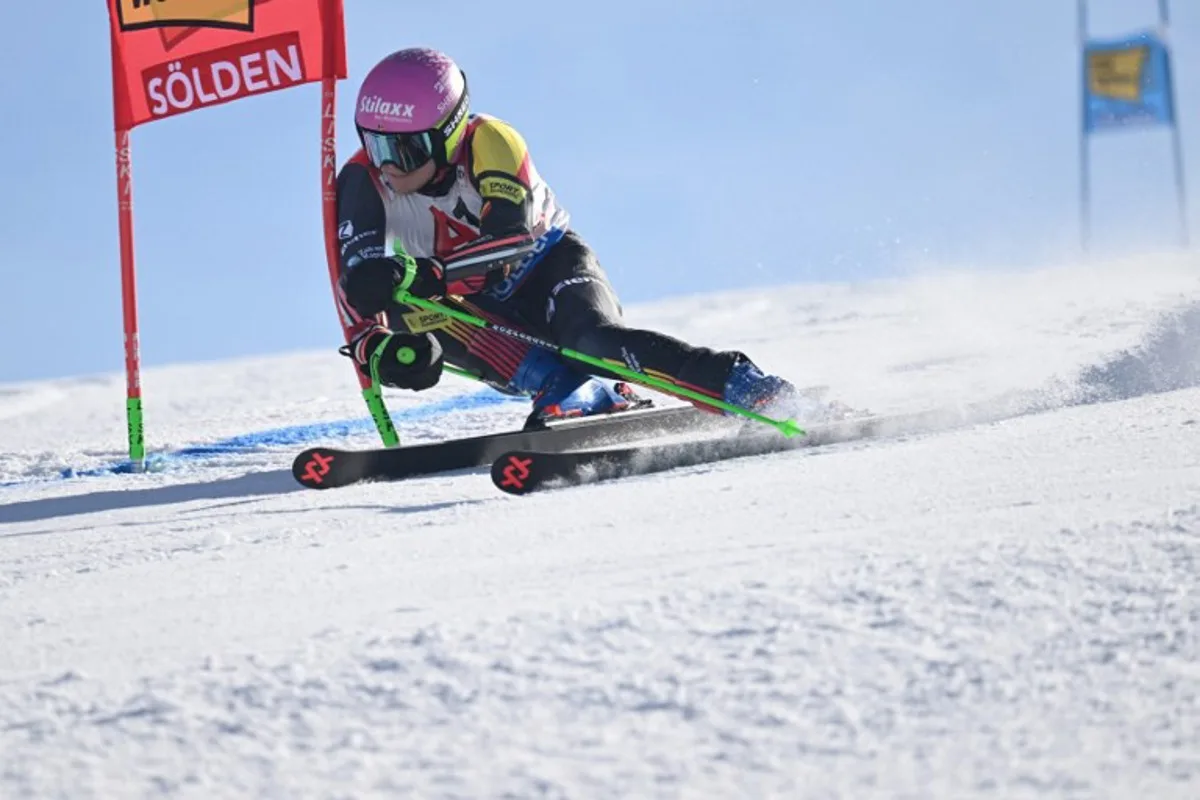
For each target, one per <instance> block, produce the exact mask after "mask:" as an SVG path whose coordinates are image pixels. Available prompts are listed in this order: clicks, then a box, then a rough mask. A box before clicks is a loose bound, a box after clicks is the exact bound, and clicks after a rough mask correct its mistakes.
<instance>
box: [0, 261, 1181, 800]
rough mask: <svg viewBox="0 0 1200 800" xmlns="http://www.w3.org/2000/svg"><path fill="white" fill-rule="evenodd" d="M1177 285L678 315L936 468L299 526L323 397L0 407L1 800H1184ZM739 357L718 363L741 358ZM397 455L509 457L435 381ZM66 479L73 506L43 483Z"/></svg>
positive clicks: (274, 361) (498, 423)
mask: <svg viewBox="0 0 1200 800" xmlns="http://www.w3.org/2000/svg"><path fill="white" fill-rule="evenodd" d="M1198 290H1200V259H1196V258H1194V257H1167V256H1161V257H1155V258H1145V259H1139V260H1133V261H1128V262H1122V263H1114V264H1107V265H1099V266H1091V267H1056V268H1047V269H1043V270H1036V271H1028V272H1021V273H967V272H946V273H942V274H926V275H920V276H913V277H911V278H907V279H904V280H897V281H890V282H880V283H874V284H868V285H859V286H837V285H834V286H818V287H791V288H786V289H780V290H775V291H771V292H746V293H742V294H740V295H724V296H720V297H718V296H709V297H696V298H681V299H678V300H675V301H671V302H666V303H661V304H656V305H653V306H642V307H637V308H633V309H630V312H629V317H630V319H631V321H632V322H634V323H637V324H642V325H652V326H656V327H658V328H660V329H662V330H665V331H668V332H671V333H674V334H676V335H680V336H684V337H685V338H689V339H691V340H694V341H697V342H703V343H706V344H710V345H714V346H720V347H726V346H733V347H741V348H744V349H745V350H747V351H748V352H749V353H751V355H752V356H754V357H755V358H756V360H758V361H759V362H760V363H762V364H763V365H764V366H766V367H768V368H770V369H773V370H777V371H781V372H783V373H785V374H787V375H788V376H789V377H792V378H793V379H794V380H796V381H797V382H799V383H801V384H804V385H827V386H829V387H830V393H831V396H834V397H836V398H838V399H840V400H842V401H844V402H846V403H849V404H850V405H853V406H856V407H859V408H866V409H871V410H874V411H879V412H889V411H911V410H921V409H926V408H930V407H940V406H945V405H951V406H957V405H959V404H968V403H969V404H975V405H974V406H973V407H974V408H976V409H981V411H980V414H979V416H978V417H977V418H976V419H977V421H976V423H975V424H972V425H966V426H961V427H958V428H956V429H954V430H949V431H945V432H939V433H936V434H931V435H921V436H908V437H903V438H899V439H894V440H888V441H880V442H872V443H855V444H849V445H842V446H836V447H831V448H828V449H822V450H816V451H811V452H796V453H790V454H785V455H779V456H770V457H765V458H758V459H746V460H741V461H736V462H726V463H722V464H716V465H710V466H704V467H697V468H691V469H687V470H682V471H679V472H677V473H669V474H661V475H655V476H647V477H645V478H638V479H631V480H626V481H620V482H614V483H609V484H604V485H596V486H588V487H581V488H578V489H570V490H564V491H560V492H551V493H547V494H544V495H536V496H531V497H528V498H511V497H507V496H504V495H502V494H500V493H498V492H497V491H495V490H494V489H493V488H492V486H491V484H490V482H489V481H488V478H487V476H486V475H485V474H484V473H483V472H482V471H478V472H469V473H465V474H456V475H448V476H436V477H430V478H426V479H421V480H414V481H410V482H405V483H400V484H384V485H371V486H356V487H351V488H348V489H345V490H339V491H334V492H323V493H317V492H308V491H303V490H300V489H299V488H298V487H297V486H296V485H295V484H294V482H293V481H292V479H291V477H290V474H289V473H288V471H287V469H288V465H289V464H290V460H291V456H292V454H293V453H294V452H295V451H296V449H297V448H298V447H299V446H300V443H301V442H308V441H313V440H317V441H325V442H336V443H342V444H346V443H349V444H354V445H361V446H368V445H371V444H373V443H374V439H373V434H372V433H371V429H370V427H369V423H365V422H364V420H363V415H364V414H363V408H362V402H361V399H360V398H359V396H358V394H357V390H356V384H355V383H354V381H353V378H352V376H351V375H350V373H349V370H348V369H347V365H346V363H345V362H344V360H343V359H342V358H341V357H339V356H337V355H336V354H335V353H333V352H332V348H331V350H330V352H321V353H303V354H293V355H286V356H279V357H271V358H258V359H245V360H240V361H231V362H227V363H217V364H199V365H187V366H178V367H171V368H164V369H157V370H150V371H149V373H148V374H147V375H146V376H145V381H144V383H145V391H146V397H147V401H146V404H147V405H146V417H147V419H146V422H147V435H148V442H149V444H150V446H151V448H152V449H154V450H156V451H159V452H160V453H161V454H164V458H163V459H162V461H161V465H160V469H159V470H158V471H156V472H153V473H151V474H146V475H128V474H124V475H122V474H112V473H111V471H110V469H109V468H110V467H111V466H112V465H113V464H116V463H119V462H120V460H121V451H122V447H123V432H124V431H123V426H124V422H123V418H122V414H123V405H122V386H123V382H122V379H121V377H120V376H116V375H113V376H108V375H106V376H97V377H90V378H79V379H72V380H62V381H53V382H43V383H37V384H27V385H9V386H0V425H2V426H3V428H2V431H3V433H2V434H0V437H2V438H0V483H3V484H4V486H3V487H0V642H2V643H3V644H2V645H0V797H5V798H9V797H13V798H24V797H38V798H41V797H72V798H74V797H103V798H111V797H149V796H155V797H158V796H172V797H173V796H179V797H204V798H211V797H236V796H246V797H288V798H291V797H366V796H405V797H407V796H416V797H529V796H534V797H709V796H713V797H734V796H737V797H820V798H825V797H853V798H860V797H913V798H917V797H920V798H928V797H947V798H963V797H976V796H981V797H982V796H987V797H1005V798H1013V797H1131V796H1153V797H1155V798H1167V797H1178V798H1189V797H1196V796H1200V660H1198V657H1200V642H1198V632H1200V588H1198V581H1197V579H1198V577H1200V576H1198V563H1200V388H1193V387H1200V355H1198V354H1200V306H1196V307H1193V306H1192V303H1193V301H1194V299H1195V298H1196V297H1198V296H1200V294H1198ZM752 325H753V326H754V327H753V328H751V326H752ZM389 404H390V406H391V408H392V409H393V411H394V413H395V414H396V416H397V419H398V421H399V424H400V429H401V432H402V435H403V436H404V437H405V438H406V439H407V440H408V441H418V440H427V439H432V438H437V437H441V436H449V435H462V434H466V433H475V432H478V431H480V430H485V429H498V428H502V427H505V426H508V425H513V424H517V423H518V422H519V421H520V420H521V418H522V417H523V415H524V411H525V409H524V406H523V405H521V404H519V403H514V402H512V401H510V400H506V399H504V398H501V397H499V396H497V395H494V394H492V393H486V392H485V393H481V392H479V390H478V389H477V388H476V387H474V386H471V385H468V384H466V383H464V382H462V381H459V380H457V379H453V378H448V379H447V380H446V381H444V382H443V384H441V385H439V386H438V387H437V388H436V389H435V390H433V391H431V392H428V393H425V394H422V395H414V394H411V393H396V394H394V395H391V396H389ZM64 471H66V472H68V473H71V474H74V475H76V477H71V478H69V479H64V478H62V477H61V475H62V473H63V472H64Z"/></svg>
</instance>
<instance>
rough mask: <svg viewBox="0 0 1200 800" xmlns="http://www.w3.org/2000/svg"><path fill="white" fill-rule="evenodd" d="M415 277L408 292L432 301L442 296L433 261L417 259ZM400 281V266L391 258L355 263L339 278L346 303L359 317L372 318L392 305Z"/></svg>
mask: <svg viewBox="0 0 1200 800" xmlns="http://www.w3.org/2000/svg"><path fill="white" fill-rule="evenodd" d="M414 260H415V261H416V262H417V274H416V276H415V278H414V279H413V283H412V286H410V287H408V293H409V294H411V295H412V296H413V297H424V298H435V297H443V296H444V295H445V294H446V281H445V278H443V277H442V264H441V262H440V261H438V260H437V259H436V258H418V259H414ZM403 281H404V265H403V264H402V263H401V262H400V261H398V260H397V259H394V258H368V259H364V260H363V261H361V262H359V263H358V264H355V265H354V266H353V267H351V268H350V269H349V270H347V271H346V273H345V274H344V275H343V276H342V278H341V284H342V291H343V292H344V293H345V295H346V302H348V303H349V304H350V307H351V308H353V309H354V310H355V311H357V312H358V314H359V315H360V316H362V317H373V316H375V315H376V314H378V313H380V312H381V311H384V310H386V309H387V307H388V306H390V305H391V304H392V303H393V302H394V299H393V295H394V294H395V292H396V287H397V286H400V285H402V283H403Z"/></svg>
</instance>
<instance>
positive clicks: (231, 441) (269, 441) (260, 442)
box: [0, 389, 528, 487]
mask: <svg viewBox="0 0 1200 800" xmlns="http://www.w3.org/2000/svg"><path fill="white" fill-rule="evenodd" d="M513 402H528V400H527V399H526V398H520V397H512V396H509V395H505V394H501V393H500V392H497V391H493V390H491V389H485V390H483V391H481V392H475V393H474V394H466V395H458V396H455V397H449V398H446V399H445V400H438V401H436V402H433V403H426V404H424V405H419V406H414V407H412V408H406V409H403V410H401V411H395V412H393V413H392V419H393V420H394V421H395V422H396V423H398V424H399V423H404V422H417V421H420V420H425V419H429V418H431V417H437V416H441V415H443V414H448V413H452V412H461V411H473V410H475V409H480V408H489V407H491V406H498V405H504V404H506V403H513ZM374 430H375V423H374V421H373V420H372V419H371V418H370V417H363V418H361V419H345V420H336V421H333V422H315V423H312V424H309V425H292V426H289V427H286V428H273V429H271V430H265V431H258V432H256V433H244V434H241V435H240V436H233V437H231V438H228V439H221V440H219V441H215V442H210V443H208V444H201V445H194V446H192V447H184V448H182V449H179V450H172V451H169V452H165V453H153V454H150V455H148V456H147V459H146V467H147V469H148V470H152V471H159V470H162V469H164V468H166V467H168V466H170V465H171V464H174V463H178V462H186V461H189V460H199V459H203V458H211V457H212V456H222V455H237V454H238V453H247V452H253V451H255V450H261V449H263V448H268V447H298V446H300V445H305V444H308V443H310V442H314V441H317V440H323V439H338V438H345V437H347V436H354V435H357V434H364V433H372V432H374ZM133 471H134V470H133V462H132V461H129V460H128V459H126V460H124V461H118V462H114V463H112V464H108V465H105V466H103V467H95V468H92V469H86V470H79V469H75V468H73V467H68V468H66V469H64V470H62V471H61V472H59V473H58V475H57V476H56V477H58V478H60V479H69V478H91V477H97V476H101V475H114V474H126V473H131V472H133ZM39 480H45V478H41V477H39V478H33V479H27V480H21V481H11V482H7V483H0V487H7V486H20V485H22V484H26V483H30V482H33V481H39Z"/></svg>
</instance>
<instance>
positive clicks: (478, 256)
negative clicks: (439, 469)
mask: <svg viewBox="0 0 1200 800" xmlns="http://www.w3.org/2000/svg"><path fill="white" fill-rule="evenodd" d="M354 121H355V125H356V127H357V129H358V134H359V138H360V141H361V144H362V147H361V149H360V150H358V152H357V153H356V154H355V155H354V156H353V157H352V158H350V160H349V161H348V162H347V163H346V164H345V165H344V166H343V167H342V168H341V170H340V172H339V173H338V180H337V206H338V239H339V248H340V264H339V266H340V275H339V280H338V284H337V290H336V294H337V298H336V299H337V302H338V307H339V311H340V314H341V317H342V323H343V325H344V327H345V329H346V333H347V340H348V341H349V342H350V344H349V345H348V346H346V347H343V348H342V352H343V353H344V354H345V355H348V356H350V357H352V358H353V359H354V361H355V362H356V363H357V365H358V367H359V369H360V370H362V371H363V373H364V374H366V375H369V376H372V377H374V378H375V379H377V380H378V381H379V382H380V383H381V384H382V385H384V386H391V387H397V388H402V389H411V390H415V391H421V390H424V389H428V388H430V387H432V386H433V385H435V384H436V383H437V382H438V380H439V379H440V377H441V374H442V371H443V368H444V366H445V364H450V365H452V366H454V367H456V368H458V369H460V370H463V371H466V372H469V373H471V374H473V375H474V376H476V377H477V378H479V379H480V380H482V381H484V382H486V383H488V384H490V385H491V386H493V387H495V388H497V389H499V390H501V391H503V392H506V393H509V394H517V395H524V396H528V397H530V398H531V399H532V406H533V407H532V410H531V414H530V418H529V422H530V424H536V423H537V422H544V421H548V420H552V419H556V418H562V417H572V416H586V415H591V414H599V413H607V412H613V411H620V410H624V409H626V408H629V407H631V406H635V405H639V404H641V403H642V402H644V401H642V400H641V398H639V397H638V396H637V395H636V394H635V393H634V391H633V390H632V389H631V387H629V385H628V384H626V383H623V382H620V381H619V380H617V381H614V380H613V379H612V376H602V377H605V378H606V380H601V379H599V378H597V377H595V376H593V375H590V374H587V373H586V372H584V371H581V370H580V369H579V366H581V365H577V364H576V363H574V362H570V361H567V360H566V359H564V358H562V357H560V356H559V355H557V354H555V353H553V352H551V351H549V350H546V349H544V348H540V347H537V346H531V345H528V344H525V343H522V342H520V341H517V340H514V339H512V338H510V337H507V336H505V335H503V334H501V333H497V332H495V331H491V330H487V329H483V328H478V327H475V326H471V325H467V324H464V323H461V322H458V321H455V320H452V319H450V318H448V317H445V316H444V315H438V314H434V313H430V312H428V311H422V310H419V309H415V308H412V307H408V306H400V305H397V304H396V303H395V301H394V299H393V297H394V292H395V290H396V289H397V287H399V286H402V285H405V284H408V288H407V291H408V292H409V293H410V294H411V295H413V296H415V297H421V298H430V299H435V300H438V301H439V302H442V303H445V304H452V305H454V306H455V307H457V308H459V309H461V310H464V311H466V312H468V313H470V314H472V315H475V316H477V317H482V318H484V319H489V320H492V321H494V322H498V323H501V324H504V325H507V326H510V327H513V328H518V329H521V330H524V331H527V332H528V333H530V334H532V335H535V336H538V337H540V338H543V339H547V340H550V341H551V342H553V343H555V344H558V345H560V346H563V347H566V348H571V349H573V350H577V351H580V352H583V353H587V354H589V355H591V356H593V357H596V358H600V359H604V360H606V361H609V362H611V363H614V364H621V365H624V366H625V367H627V368H629V369H632V370H636V371H638V372H641V373H644V374H647V375H652V376H656V377H659V378H663V379H666V380H670V381H672V382H674V383H677V384H679V385H681V386H685V387H687V388H689V389H691V390H693V391H697V392H700V393H703V394H705V395H707V396H711V397H714V398H719V399H722V400H724V401H726V402H728V403H732V404H735V405H738V406H741V407H743V408H747V409H751V410H755V411H758V412H759V413H780V414H783V415H788V413H789V411H790V409H789V405H790V404H791V403H793V402H794V400H795V398H796V396H797V395H796V392H795V389H794V387H793V386H792V385H791V384H790V383H788V382H787V381H785V380H783V379H781V378H778V377H775V376H771V375H766V374H763V372H762V371H761V370H759V368H758V367H757V366H755V364H754V363H753V362H752V361H751V360H750V359H749V358H748V357H747V356H746V355H745V354H743V353H740V352H736V351H716V350H711V349H708V348H705V347H695V346H692V345H690V344H688V343H686V342H683V341H680V340H678V339H675V338H672V337H670V336H667V335H664V334H662V333H657V332H655V331H649V330H639V329H636V328H630V327H627V326H626V325H625V324H624V322H623V320H622V310H621V304H620V302H619V300H618V298H617V295H616V293H615V291H614V290H613V288H612V286H611V285H610V284H609V281H608V279H607V277H606V276H605V273H604V271H603V270H602V269H601V266H600V264H599V262H598V261H597V258H596V255H595V253H594V252H593V251H592V249H591V248H590V247H589V246H588V245H587V243H585V241H584V240H583V238H582V237H581V236H580V235H579V233H578V232H577V231H575V230H574V229H573V228H572V227H571V224H570V217H569V215H568V213H567V210H566V209H565V208H564V206H563V204H562V203H560V202H559V200H558V198H557V197H556V196H555V194H554V192H553V191H551V189H550V187H549V186H548V185H547V184H546V182H545V181H544V180H543V179H542V177H541V176H540V175H539V174H538V171H537V169H536V168H535V166H534V162H533V160H532V159H531V157H530V154H529V151H528V149H527V147H526V143H525V141H524V139H523V138H522V136H521V135H520V134H519V133H518V132H517V131H516V130H515V129H514V128H513V127H512V126H511V125H509V124H508V123H506V122H504V121H502V120H500V119H497V118H495V117H492V116H488V115H485V114H477V113H472V112H471V107H470V98H469V94H468V91H467V79H466V76H465V75H464V74H463V72H462V70H460V69H459V68H458V66H457V65H456V64H455V63H454V61H452V60H451V59H450V58H449V57H448V56H447V55H445V54H443V53H441V52H438V51H436V50H431V49H425V48H410V49H405V50H400V51H398V52H396V53H393V54H391V55H389V56H387V57H386V58H384V59H383V60H382V61H381V62H379V63H378V64H377V65H376V66H375V67H374V68H373V69H371V71H370V72H369V73H368V75H367V76H366V78H365V79H364V80H363V83H362V86H361V87H360V89H359V92H358V97H357V103H356V107H355V116H354ZM697 405H701V404H697ZM701 407H704V408H708V407H707V406H703V405H701Z"/></svg>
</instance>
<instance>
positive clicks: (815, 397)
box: [724, 356, 863, 423]
mask: <svg viewBox="0 0 1200 800" xmlns="http://www.w3.org/2000/svg"><path fill="white" fill-rule="evenodd" d="M827 391H828V389H827V387H823V386H817V387H813V388H811V389H803V390H802V389H797V388H796V387H795V386H793V385H792V384H791V383H789V382H787V381H785V380H784V379H783V378H780V377H778V376H776V375H767V374H765V373H763V371H762V370H760V369H759V368H758V366H756V365H755V364H754V362H752V361H750V359H748V358H745V357H744V356H743V357H739V358H738V360H737V361H735V362H734V365H733V368H732V369H731V370H730V371H729V378H728V379H727V380H726V382H725V396H724V400H725V402H726V403H732V404H733V405H735V406H741V407H742V408H744V409H747V410H748V411H753V412H755V413H757V414H762V415H764V416H768V417H775V418H776V419H792V420H796V421H797V422H807V423H820V422H835V421H838V420H843V419H849V418H851V417H854V416H863V414H860V413H857V412H855V411H854V410H853V409H851V408H850V407H849V406H847V405H845V404H844V403H840V402H837V401H831V402H829V401H825V399H824V397H825V394H826V393H827Z"/></svg>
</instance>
